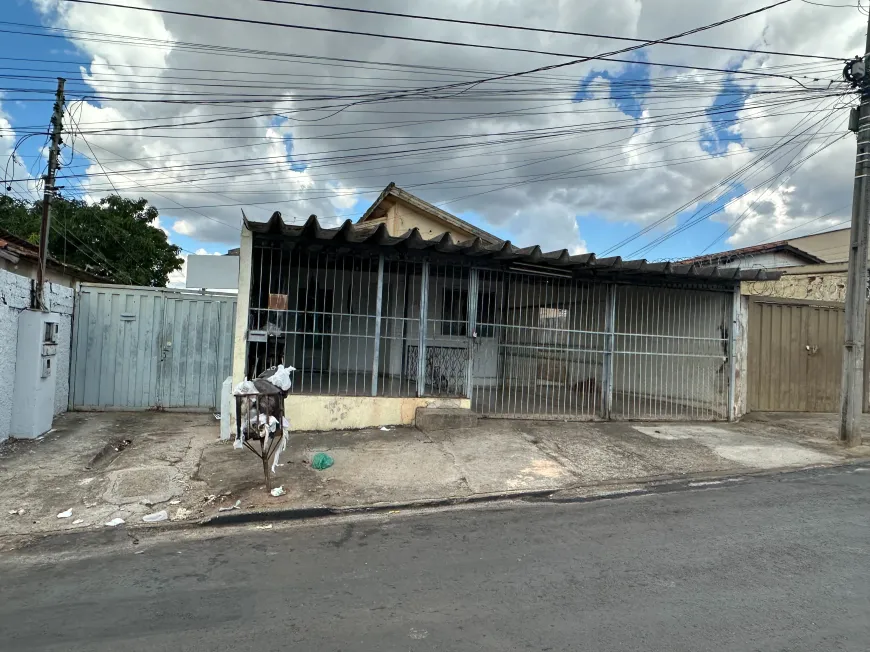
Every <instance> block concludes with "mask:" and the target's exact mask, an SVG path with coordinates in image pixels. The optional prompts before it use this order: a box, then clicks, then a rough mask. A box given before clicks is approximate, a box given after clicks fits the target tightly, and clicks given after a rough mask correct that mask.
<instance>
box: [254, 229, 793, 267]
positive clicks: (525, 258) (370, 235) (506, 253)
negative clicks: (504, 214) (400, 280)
mask: <svg viewBox="0 0 870 652" xmlns="http://www.w3.org/2000/svg"><path fill="white" fill-rule="evenodd" d="M244 226H245V228H246V229H248V230H249V231H251V232H252V233H256V234H261V235H272V236H283V237H285V238H287V239H291V240H294V241H313V242H324V243H327V242H328V243H332V244H336V245H341V244H351V245H370V246H373V247H391V248H395V249H396V250H398V251H415V252H425V251H429V252H434V253H439V254H448V255H460V256H464V257H468V258H472V259H480V260H486V261H491V262H494V263H513V264H522V265H535V266H536V267H551V268H553V269H554V270H556V269H558V270H571V271H575V270H576V271H587V272H593V273H607V274H620V275H626V276H629V275H637V274H643V275H651V276H659V277H683V278H685V277H691V278H695V279H698V280H701V281H703V280H710V281H720V282H729V281H730V282H737V281H763V280H776V279H778V278H780V276H781V274H780V273H779V272H768V271H766V270H763V269H740V268H736V267H734V268H722V267H697V266H694V265H687V264H680V263H670V262H661V263H649V262H647V261H646V260H623V259H622V258H621V257H619V256H613V257H610V258H597V257H596V256H595V254H579V255H573V256H572V255H571V254H570V253H568V250H567V249H562V250H560V251H549V252H543V251H541V248H540V247H538V246H537V245H536V246H533V247H522V248H520V247H515V246H514V245H512V244H511V243H510V241H506V242H501V243H498V244H487V243H485V242H483V241H482V240H481V239H480V238H474V239H473V240H467V241H464V242H455V241H454V240H453V238H452V237H451V236H450V235H449V234H447V233H445V234H444V235H442V236H441V237H438V238H434V239H432V240H427V239H425V238H424V237H423V236H422V235H420V232H419V231H418V230H417V229H411V230H409V231H406V232H405V233H403V234H402V235H399V236H391V235H390V234H389V233H388V232H387V227H386V225H384V224H383V223H381V224H354V223H353V222H351V221H350V220H347V221H346V222H345V223H344V224H342V225H341V226H340V227H336V228H324V227H322V226H321V225H320V223H319V222H318V221H317V217H316V216H315V215H312V216H311V217H309V218H308V220H307V221H306V222H305V224H303V225H292V224H286V223H285V222H284V220H283V219H282V218H281V213H279V212H275V213H274V214H273V215H272V217H271V218H270V219H269V221H268V222H254V221H251V220H249V219H247V218H245V220H244Z"/></svg>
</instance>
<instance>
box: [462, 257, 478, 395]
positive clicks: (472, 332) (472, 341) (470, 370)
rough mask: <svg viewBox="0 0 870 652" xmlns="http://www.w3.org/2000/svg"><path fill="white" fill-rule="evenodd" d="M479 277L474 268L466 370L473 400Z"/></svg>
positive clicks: (470, 276)
mask: <svg viewBox="0 0 870 652" xmlns="http://www.w3.org/2000/svg"><path fill="white" fill-rule="evenodd" d="M479 286H480V281H479V276H478V273H477V269H474V268H472V269H471V270H470V271H469V272H468V324H467V326H466V328H467V329H468V333H467V335H468V349H467V351H468V355H467V360H466V365H467V367H466V370H465V394H466V396H468V398H472V392H473V390H474V388H473V387H472V382H473V377H474V349H475V345H476V344H477V297H478V295H479Z"/></svg>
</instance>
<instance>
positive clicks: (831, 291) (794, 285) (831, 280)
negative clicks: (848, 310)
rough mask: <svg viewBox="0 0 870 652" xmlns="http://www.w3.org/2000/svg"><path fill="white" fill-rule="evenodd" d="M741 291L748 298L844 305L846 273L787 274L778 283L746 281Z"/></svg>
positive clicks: (742, 284)
mask: <svg viewBox="0 0 870 652" xmlns="http://www.w3.org/2000/svg"><path fill="white" fill-rule="evenodd" d="M740 291H741V293H742V294H744V295H747V296H760V297H779V298H781V299H807V300H811V301H834V302H839V303H843V302H844V301H845V300H846V272H839V271H837V272H818V273H809V274H786V275H784V276H783V277H782V278H780V279H779V280H778V281H746V282H743V283H741V286H740Z"/></svg>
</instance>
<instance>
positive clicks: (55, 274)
mask: <svg viewBox="0 0 870 652" xmlns="http://www.w3.org/2000/svg"><path fill="white" fill-rule="evenodd" d="M38 265H39V248H38V247H36V246H35V245H32V244H30V243H29V242H27V241H26V240H22V239H20V238H18V237H16V236H14V235H12V234H10V233H7V232H5V231H0V297H2V300H0V385H2V386H3V387H4V388H6V389H5V391H3V392H0V441H3V440H4V439H7V438H8V437H10V436H18V437H20V436H32V433H29V432H25V431H23V430H21V428H20V425H19V423H20V421H21V420H17V419H15V418H14V414H13V413H14V411H15V410H16V409H18V410H22V409H28V408H27V407H26V406H25V401H26V400H27V399H29V398H31V397H29V396H25V397H24V398H23V399H22V397H17V396H16V395H17V391H21V390H17V386H16V378H20V374H19V373H17V372H20V368H18V361H19V358H20V357H21V356H20V351H19V348H20V347H19V337H20V336H21V335H22V334H23V335H25V336H26V335H28V334H29V333H27V332H26V331H28V330H30V329H32V325H31V324H30V322H28V321H27V316H28V313H31V312H33V311H31V310H30V308H31V307H32V304H33V292H34V287H35V281H36V270H37V267H38ZM95 279H96V277H94V276H93V275H91V274H88V273H87V272H85V271H83V270H79V269H76V268H75V267H71V266H68V265H63V264H62V263H60V262H59V261H57V260H55V259H49V261H48V263H47V269H46V280H47V283H46V289H45V293H46V298H47V303H48V310H49V311H50V313H51V314H52V315H54V317H55V320H56V323H57V333H56V347H55V349H54V350H55V354H54V355H53V356H52V357H51V361H50V364H51V375H52V376H53V380H54V397H53V401H49V402H50V404H49V405H42V406H41V407H40V409H47V410H50V411H52V413H53V414H55V415H56V414H60V413H62V412H65V411H66V409H67V403H68V397H69V368H70V342H71V334H72V319H73V308H74V302H75V287H76V286H77V285H78V283H79V282H80V281H83V280H88V281H89V280H95ZM22 317H24V319H22ZM22 331H25V332H22ZM16 398H18V400H17V401H16ZM48 398H49V399H50V398H51V397H48ZM23 406H24V407H23Z"/></svg>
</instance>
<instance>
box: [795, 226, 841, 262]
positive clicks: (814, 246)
mask: <svg viewBox="0 0 870 652" xmlns="http://www.w3.org/2000/svg"><path fill="white" fill-rule="evenodd" d="M850 235H851V231H850V230H849V229H839V230H837V231H828V232H827V233H817V234H815V235H805V236H803V237H802V238H792V239H791V240H789V241H788V243H789V244H790V245H792V246H793V247H797V248H798V249H802V250H803V251H806V252H807V253H810V254H812V255H814V256H817V257H819V258H821V259H822V260H824V261H825V262H827V263H839V262H845V261H848V260H849V238H850Z"/></svg>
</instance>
